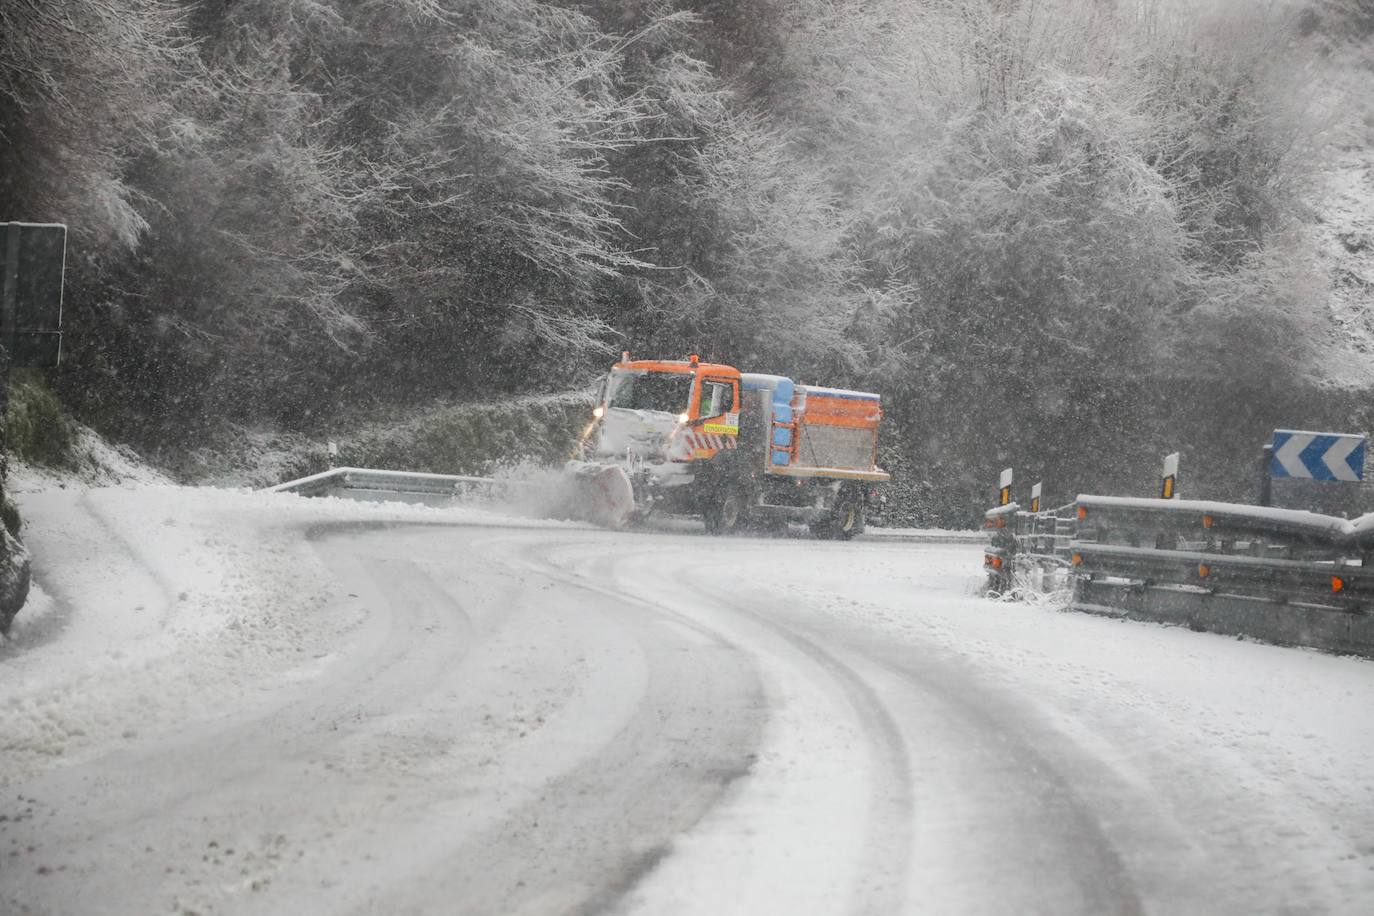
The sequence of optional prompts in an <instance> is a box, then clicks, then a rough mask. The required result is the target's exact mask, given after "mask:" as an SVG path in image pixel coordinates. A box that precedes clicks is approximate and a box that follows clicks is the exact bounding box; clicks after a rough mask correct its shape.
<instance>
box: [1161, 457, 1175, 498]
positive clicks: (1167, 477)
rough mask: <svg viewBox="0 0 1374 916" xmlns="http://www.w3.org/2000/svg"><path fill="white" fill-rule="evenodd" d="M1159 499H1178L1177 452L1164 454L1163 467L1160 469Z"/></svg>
mask: <svg viewBox="0 0 1374 916" xmlns="http://www.w3.org/2000/svg"><path fill="white" fill-rule="evenodd" d="M1159 498H1160V499H1178V452H1174V453H1173V454H1172V455H1165V456H1164V467H1163V469H1162V470H1161V471H1160V483H1159Z"/></svg>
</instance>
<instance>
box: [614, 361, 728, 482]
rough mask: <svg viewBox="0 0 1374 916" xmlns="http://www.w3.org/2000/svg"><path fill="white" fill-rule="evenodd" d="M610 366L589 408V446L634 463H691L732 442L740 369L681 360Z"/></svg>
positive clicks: (624, 363)
mask: <svg viewBox="0 0 1374 916" xmlns="http://www.w3.org/2000/svg"><path fill="white" fill-rule="evenodd" d="M628 356H629V354H625V357H626V358H625V359H622V360H621V361H620V362H618V363H616V364H615V365H614V366H612V367H611V371H610V374H609V375H608V376H607V377H606V380H605V382H604V383H603V386H602V392H601V396H600V398H599V399H598V405H597V408H596V410H595V411H594V413H595V416H596V419H597V421H598V422H597V424H596V430H595V433H596V439H595V442H594V444H593V451H594V453H595V454H597V455H601V456H604V457H616V458H626V457H628V458H630V459H631V460H632V461H636V462H649V463H659V462H668V461H670V462H677V463H683V462H692V461H698V460H703V459H708V460H709V459H710V458H713V457H715V455H716V454H717V453H718V452H720V451H722V450H724V449H731V448H734V447H735V446H736V439H737V437H738V435H739V404H740V372H739V370H738V369H736V368H734V367H733V366H726V365H721V364H719V363H704V362H702V361H701V360H700V358H698V357H696V356H692V357H690V358H688V359H686V360H649V359H641V360H630V359H629V358H628Z"/></svg>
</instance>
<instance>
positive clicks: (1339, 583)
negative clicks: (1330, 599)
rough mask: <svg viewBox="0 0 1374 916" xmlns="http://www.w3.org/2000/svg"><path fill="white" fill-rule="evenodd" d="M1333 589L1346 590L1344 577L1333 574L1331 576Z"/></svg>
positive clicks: (1336, 590) (1337, 590) (1335, 590)
mask: <svg viewBox="0 0 1374 916" xmlns="http://www.w3.org/2000/svg"><path fill="white" fill-rule="evenodd" d="M1331 591H1333V592H1340V591H1345V580H1344V579H1342V578H1341V577H1340V576H1332V577H1331Z"/></svg>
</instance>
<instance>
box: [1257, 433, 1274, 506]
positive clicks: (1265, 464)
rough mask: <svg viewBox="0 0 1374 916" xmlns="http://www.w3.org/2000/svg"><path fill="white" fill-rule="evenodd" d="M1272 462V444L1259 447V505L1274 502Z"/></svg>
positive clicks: (1269, 504)
mask: <svg viewBox="0 0 1374 916" xmlns="http://www.w3.org/2000/svg"><path fill="white" fill-rule="evenodd" d="M1273 463H1274V446H1273V445H1268V444H1266V445H1265V446H1264V448H1262V449H1260V483H1259V504H1260V505H1261V506H1271V505H1273V504H1274V474H1273V472H1272V471H1271V470H1270V466H1271V465H1272V464H1273Z"/></svg>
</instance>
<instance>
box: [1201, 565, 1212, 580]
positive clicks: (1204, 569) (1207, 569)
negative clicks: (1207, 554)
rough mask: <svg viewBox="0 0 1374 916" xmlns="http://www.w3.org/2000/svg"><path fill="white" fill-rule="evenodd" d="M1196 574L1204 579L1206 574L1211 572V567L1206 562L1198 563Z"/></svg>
mask: <svg viewBox="0 0 1374 916" xmlns="http://www.w3.org/2000/svg"><path fill="white" fill-rule="evenodd" d="M1197 574H1198V575H1199V576H1201V577H1202V578H1204V579H1206V578H1207V577H1208V576H1210V575H1211V574H1212V567H1210V566H1208V565H1207V564H1206V563H1199V564H1198V567H1197Z"/></svg>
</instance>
